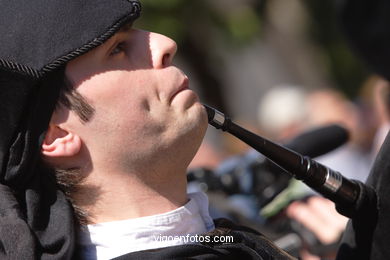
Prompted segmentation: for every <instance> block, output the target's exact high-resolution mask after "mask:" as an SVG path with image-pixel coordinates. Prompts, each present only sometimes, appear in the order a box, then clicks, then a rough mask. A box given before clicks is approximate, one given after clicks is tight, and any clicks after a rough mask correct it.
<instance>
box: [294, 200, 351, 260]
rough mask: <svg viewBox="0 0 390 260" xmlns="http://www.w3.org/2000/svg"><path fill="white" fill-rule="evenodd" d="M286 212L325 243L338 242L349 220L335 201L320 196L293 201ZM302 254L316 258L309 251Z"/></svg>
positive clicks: (309, 257)
mask: <svg viewBox="0 0 390 260" xmlns="http://www.w3.org/2000/svg"><path fill="white" fill-rule="evenodd" d="M286 214H287V216H288V217H290V218H291V219H294V220H295V221H297V222H299V223H301V224H302V225H303V226H304V227H305V228H307V229H308V230H310V231H311V232H313V233H314V234H315V236H316V237H317V239H318V240H319V241H320V242H321V243H322V244H324V245H327V244H332V243H335V242H337V241H338V239H339V238H340V235H341V234H342V232H343V231H344V229H345V226H346V224H347V221H348V218H346V217H344V216H342V215H340V214H339V213H337V211H336V209H335V205H334V203H333V202H331V201H330V200H328V199H325V198H323V197H319V196H315V197H311V198H309V199H308V200H307V201H295V202H293V203H291V204H290V205H289V206H288V207H287V209H286ZM301 256H302V259H316V258H314V257H315V256H313V255H311V254H310V253H309V252H307V251H304V252H302V255H301Z"/></svg>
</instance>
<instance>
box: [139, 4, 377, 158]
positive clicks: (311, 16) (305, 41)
mask: <svg viewBox="0 0 390 260" xmlns="http://www.w3.org/2000/svg"><path fill="white" fill-rule="evenodd" d="M142 3H143V9H144V10H145V12H143V15H142V17H141V19H140V20H139V21H137V24H136V26H137V27H139V28H143V29H146V30H150V31H155V32H159V33H162V34H165V35H168V36H169V37H171V38H172V39H174V40H175V41H176V42H177V44H178V46H179V49H178V53H177V56H176V60H175V63H176V64H177V65H178V66H180V67H181V68H182V69H183V70H184V71H185V73H187V74H188V75H189V77H190V80H191V88H193V89H195V90H196V91H197V92H198V93H199V95H200V96H201V99H202V101H203V102H205V103H208V104H210V105H212V106H214V107H215V108H217V109H219V110H221V111H224V112H225V113H226V114H228V115H230V116H231V117H233V118H235V120H236V121H237V120H238V121H239V122H241V123H243V124H245V125H247V126H248V127H249V126H252V127H254V128H257V127H259V122H258V116H259V115H258V106H259V102H260V99H261V97H262V96H263V95H264V94H265V93H266V92H267V91H268V90H269V89H272V88H274V87H275V86H279V85H294V86H297V87H299V88H302V89H304V90H305V91H311V90H316V89H319V88H332V89H335V90H337V91H339V92H340V94H341V95H344V96H345V97H346V98H348V99H349V100H351V101H353V102H354V103H356V104H357V105H359V106H367V107H365V108H364V109H370V108H369V107H368V106H369V104H366V103H367V102H370V100H367V99H369V97H367V96H365V95H366V93H365V91H364V89H363V87H364V84H365V81H366V80H367V79H368V77H369V76H370V75H369V73H368V72H367V70H366V68H365V67H364V66H363V65H362V63H361V62H360V61H359V60H358V59H357V58H356V57H355V56H354V55H353V54H352V52H351V50H350V49H349V48H348V46H347V43H346V41H345V39H344V38H343V35H342V32H341V31H340V28H339V25H338V23H337V16H336V10H335V7H334V5H333V4H332V1H309V0H289V1H286V0H207V1H206V0H197V1H185V0H164V1H157V0H143V1H142ZM212 131H213V130H211V132H212ZM210 135H211V136H212V137H211V138H208V139H211V140H213V142H225V140H222V141H221V140H220V141H218V140H217V139H218V138H219V137H215V136H218V135H219V134H218V135H214V134H213V133H208V136H210ZM216 145H226V144H218V143H216ZM228 146H229V147H227V148H226V147H224V149H222V150H224V151H225V152H226V153H230V152H232V153H235V152H237V151H236V149H241V148H240V147H234V145H233V147H230V146H231V145H230V144H228Z"/></svg>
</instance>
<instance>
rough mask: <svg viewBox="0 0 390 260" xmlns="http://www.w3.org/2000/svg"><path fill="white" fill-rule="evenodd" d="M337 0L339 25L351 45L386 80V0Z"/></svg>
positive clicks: (389, 24)
mask: <svg viewBox="0 0 390 260" xmlns="http://www.w3.org/2000/svg"><path fill="white" fill-rule="evenodd" d="M340 2H342V5H341V7H342V8H341V19H342V25H343V27H344V31H345V34H346V36H347V38H348V40H349V41H350V43H351V45H352V47H353V48H354V49H355V51H357V53H358V54H359V55H360V57H361V58H362V59H363V60H364V61H365V62H366V64H367V65H368V66H370V68H371V69H372V70H374V71H375V72H376V73H378V74H380V75H382V76H383V77H385V78H387V80H390V48H389V46H390V15H389V14H390V1H389V0H372V1H368V0H344V1H340Z"/></svg>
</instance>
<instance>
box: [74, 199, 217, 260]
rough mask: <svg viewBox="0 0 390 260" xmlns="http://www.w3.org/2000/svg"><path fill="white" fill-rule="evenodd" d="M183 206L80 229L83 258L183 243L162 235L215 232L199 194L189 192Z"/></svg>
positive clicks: (104, 256)
mask: <svg viewBox="0 0 390 260" xmlns="http://www.w3.org/2000/svg"><path fill="white" fill-rule="evenodd" d="M188 198H189V201H188V203H187V204H185V205H184V206H182V207H180V208H177V209H175V210H173V211H169V212H166V213H162V214H158V215H153V216H147V217H142V218H136V219H128V220H121V221H112V222H105V223H99V224H94V225H88V226H83V227H82V228H81V230H80V232H79V235H78V245H79V247H80V249H81V254H82V257H83V259H99V260H100V259H111V258H114V257H117V256H120V255H124V254H126V253H130V252H135V251H141V250H147V249H154V248H161V247H168V246H174V245H179V244H184V243H186V241H183V240H177V239H176V240H173V239H160V240H158V237H160V238H161V237H162V236H165V238H166V236H171V237H173V236H187V235H196V234H202V233H205V232H207V231H210V230H213V229H214V223H213V220H212V218H211V217H210V215H209V212H208V199H207V196H206V195H205V194H204V193H202V192H196V193H189V194H188Z"/></svg>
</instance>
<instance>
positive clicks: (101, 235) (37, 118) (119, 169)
mask: <svg viewBox="0 0 390 260" xmlns="http://www.w3.org/2000/svg"><path fill="white" fill-rule="evenodd" d="M1 6H2V10H1V11H0V12H1V15H0V17H1V18H0V19H1V21H0V24H1V27H0V31H1V34H2V37H0V38H1V39H0V46H1V47H0V80H1V82H0V86H1V97H0V99H1V102H2V104H1V109H0V110H1V112H0V113H1V114H0V120H1V121H0V125H1V138H0V151H1V153H0V155H1V157H0V158H1V159H0V162H1V175H0V177H1V178H0V254H1V255H0V258H1V259H38V258H39V259H71V258H76V257H79V258H82V259H111V258H114V257H118V256H122V258H124V259H138V258H141V257H142V258H144V259H152V258H161V259H165V258H176V259H178V258H185V257H194V258H197V259H202V258H208V259H209V258H222V257H230V258H235V257H239V256H241V257H245V258H252V259H263V258H267V259H273V258H277V259H281V258H287V259H288V258H290V256H288V255H287V254H285V253H284V252H282V251H280V250H279V249H278V248H276V247H275V246H273V245H272V243H270V242H269V241H268V240H267V239H266V238H264V237H263V236H261V235H260V234H259V233H257V232H255V231H253V230H249V229H246V228H243V227H236V226H235V225H233V224H232V223H230V222H226V221H225V222H224V221H216V222H213V221H212V219H211V218H210V216H209V215H208V210H207V199H206V198H205V196H204V195H203V194H201V193H196V194H189V195H187V194H186V175H185V172H186V167H187V166H188V164H189V162H190V161H191V159H192V157H193V156H194V154H195V152H196V150H197V149H198V147H199V145H200V142H201V140H202V138H203V136H204V133H205V130H206V128H207V116H206V113H205V110H204V108H203V106H202V105H201V103H199V100H198V97H197V95H196V94H195V93H194V92H193V91H192V90H190V89H189V83H188V79H187V77H186V76H185V75H184V73H183V72H181V70H179V69H178V68H176V67H175V66H173V65H172V59H173V57H174V55H175V52H176V44H175V43H174V42H173V41H172V40H171V39H169V38H167V37H165V36H162V35H159V34H155V33H150V32H145V31H141V30H137V29H134V28H133V27H132V23H133V21H134V20H135V19H136V18H137V17H138V16H139V13H140V4H139V3H138V1H135V0H129V1H124V0H110V1H107V0H86V1H76V0H73V1H60V0H51V1H48V0H37V1H34V3H31V2H29V1H26V0H15V1H5V0H4V1H3V0H2V1H1ZM54 171H55V172H54ZM54 178H55V179H56V180H54ZM57 185H58V186H59V187H60V189H61V190H60V189H59V188H57ZM63 192H64V193H65V194H66V198H65V196H64V193H63ZM68 201H70V202H71V205H70V204H69V202H68ZM75 215H77V217H78V221H76V222H75V221H74V216H75ZM207 232H208V233H207ZM201 234H206V235H204V236H208V238H214V237H216V235H218V234H219V235H231V236H232V237H233V238H234V241H232V242H229V243H223V241H221V240H220V241H216V240H211V241H210V242H209V241H205V240H204V238H205V237H203V241H200V242H199V241H195V240H194V239H192V240H189V241H185V240H183V239H182V240H167V239H164V238H163V237H164V236H182V237H189V236H190V235H191V236H196V237H197V236H198V235H201ZM190 242H191V243H190ZM192 242H193V243H192Z"/></svg>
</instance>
